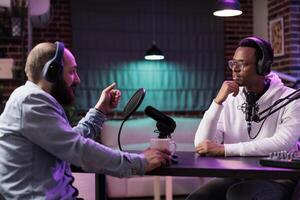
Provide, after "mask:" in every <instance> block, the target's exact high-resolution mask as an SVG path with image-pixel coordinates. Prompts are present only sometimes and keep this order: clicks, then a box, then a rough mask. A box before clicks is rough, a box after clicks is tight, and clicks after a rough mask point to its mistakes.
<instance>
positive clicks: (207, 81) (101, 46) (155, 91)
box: [71, 0, 224, 111]
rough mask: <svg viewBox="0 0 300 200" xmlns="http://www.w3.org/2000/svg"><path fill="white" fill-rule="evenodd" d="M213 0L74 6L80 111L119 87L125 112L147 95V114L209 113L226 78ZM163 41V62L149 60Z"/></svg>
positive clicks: (96, 0) (90, 0)
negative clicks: (140, 94) (140, 93)
mask: <svg viewBox="0 0 300 200" xmlns="http://www.w3.org/2000/svg"><path fill="white" fill-rule="evenodd" d="M214 2H215V1H211V0H201V1H198V0H187V1H181V0H153V1H149V0H128V1H122V0H111V1H103V0H85V1H72V2H71V3H72V29H73V30H72V31H73V44H72V46H73V49H72V50H73V52H74V54H75V56H76V58H77V63H78V72H79V75H80V78H81V84H80V87H79V88H78V92H77V95H78V97H77V102H76V105H77V107H78V108H79V109H81V110H87V109H88V108H90V107H93V106H94V105H95V103H96V102H97V100H98V99H99V95H100V94H101V91H102V89H104V88H105V87H106V86H108V85H109V84H111V83H112V82H116V83H117V85H118V89H120V90H121V92H122V100H121V102H120V104H119V106H118V108H117V111H122V110H123V108H124V107H125V105H126V103H127V101H128V100H129V99H130V97H131V96H132V95H133V94H134V92H135V91H136V90H137V89H139V88H145V89H146V96H145V99H144V101H143V103H142V105H141V106H140V109H139V110H143V109H144V108H145V107H146V106H148V105H151V106H153V107H155V108H158V109H159V110H162V111H196V110H199V111H203V110H206V109H207V108H208V106H209V104H210V102H211V100H212V99H213V97H214V96H215V95H216V92H217V90H218V88H219V87H220V85H221V83H222V81H223V76H224V69H223V61H224V58H223V57H224V52H223V23H222V21H221V19H219V18H216V17H214V16H213V15H212V12H213V8H214V6H215V4H214ZM153 40H155V42H156V44H157V46H158V47H159V48H160V49H161V50H162V51H163V53H164V55H165V57H166V59H165V60H163V61H145V60H144V59H143V57H144V53H145V52H146V50H147V49H148V48H150V47H151V44H152V41H153Z"/></svg>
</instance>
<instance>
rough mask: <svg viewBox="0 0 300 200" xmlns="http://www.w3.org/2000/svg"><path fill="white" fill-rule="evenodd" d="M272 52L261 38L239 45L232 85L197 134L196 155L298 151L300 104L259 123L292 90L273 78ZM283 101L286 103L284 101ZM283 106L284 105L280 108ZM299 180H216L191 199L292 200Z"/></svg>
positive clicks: (225, 88)
mask: <svg viewBox="0 0 300 200" xmlns="http://www.w3.org/2000/svg"><path fill="white" fill-rule="evenodd" d="M272 62H273V50H272V48H271V46H270V44H269V43H268V42H266V41H264V40H262V39H260V38H257V37H248V38H244V39H243V40H241V41H240V42H239V45H238V48H237V49H236V51H235V54H234V56H233V59H232V60H230V61H229V62H228V65H229V68H230V69H231V70H232V78H233V80H226V81H224V82H223V84H222V87H221V89H220V91H219V92H218V94H217V96H216V97H215V99H214V100H213V102H212V104H211V106H210V107H209V109H208V110H207V111H206V112H205V114H204V116H203V119H202V120H201V123H200V125H199V127H198V130H197V132H196V135H195V141H194V142H195V147H196V152H198V153H199V154H201V155H209V156H225V157H226V156H262V155H268V154H269V153H271V152H277V151H293V150H297V140H298V138H299V137H300V120H299V112H300V104H299V101H298V100H296V101H292V102H291V103H289V104H288V105H286V106H284V107H283V108H281V109H279V110H278V111H277V112H275V113H273V114H272V115H270V116H268V117H267V118H266V119H265V120H262V121H260V122H253V121H252V119H253V116H254V115H255V114H256V113H259V112H260V111H262V110H264V109H266V108H268V107H269V106H271V105H273V104H274V103H275V102H276V101H277V100H278V99H281V98H283V97H285V96H287V95H289V94H291V93H292V92H293V91H294V90H293V89H291V88H288V87H286V86H284V85H283V83H282V82H281V80H280V79H279V78H278V76H277V75H276V74H274V73H270V71H271V65H272ZM284 102H285V101H284ZM279 105H280V104H279ZM295 185H296V181H293V180H249V179H247V180H245V179H243V180H241V179H233V178H225V179H224V178H215V179H213V180H211V181H209V182H208V183H207V184H206V185H205V186H203V187H201V188H199V189H198V190H196V191H194V192H193V193H191V194H190V195H189V197H188V198H187V199H188V200H194V199H201V200H207V199H213V200H216V199H218V200H220V199H227V200H236V199H243V200H248V199H249V200H250V199H255V200H257V199H259V200H262V199H264V200H266V199H272V200H277V199H278V200H283V199H288V198H290V196H291V194H292V192H293V190H294V187H295Z"/></svg>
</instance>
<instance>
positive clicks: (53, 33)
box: [32, 0, 72, 48]
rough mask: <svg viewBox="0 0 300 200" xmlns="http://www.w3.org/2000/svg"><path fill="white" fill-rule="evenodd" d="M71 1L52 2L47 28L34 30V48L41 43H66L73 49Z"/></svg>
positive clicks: (57, 0)
mask: <svg viewBox="0 0 300 200" xmlns="http://www.w3.org/2000/svg"><path fill="white" fill-rule="evenodd" d="M70 4H71V3H70V0H52V1H51V18H50V23H49V24H48V26H47V27H46V28H34V29H33V34H32V38H33V46H35V45H36V44H38V43H40V42H45V41H47V42H55V41H58V40H59V41H61V42H64V43H65V45H66V47H68V48H72V47H71V45H72V27H71V13H70V12H71V5H70Z"/></svg>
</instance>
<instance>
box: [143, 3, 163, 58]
mask: <svg viewBox="0 0 300 200" xmlns="http://www.w3.org/2000/svg"><path fill="white" fill-rule="evenodd" d="M153 4H154V3H153V1H152V38H153V42H152V46H151V47H150V49H148V50H147V51H146V53H145V57H144V58H145V60H163V59H164V58H165V56H164V54H163V52H162V51H161V50H160V49H159V48H158V47H157V45H156V41H155V18H154V15H155V13H154V5H153Z"/></svg>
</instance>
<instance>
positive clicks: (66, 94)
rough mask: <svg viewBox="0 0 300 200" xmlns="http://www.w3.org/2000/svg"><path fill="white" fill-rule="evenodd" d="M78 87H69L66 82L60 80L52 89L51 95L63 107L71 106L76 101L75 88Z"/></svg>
mask: <svg viewBox="0 0 300 200" xmlns="http://www.w3.org/2000/svg"><path fill="white" fill-rule="evenodd" d="M75 86H76V85H74V84H73V85H71V86H70V87H68V86H67V84H66V82H65V81H64V80H63V79H62V78H61V79H59V80H58V81H57V82H56V83H54V85H53V86H52V89H51V93H50V94H51V95H52V96H53V97H54V98H55V99H56V100H57V101H58V103H60V105H62V106H63V107H65V106H71V105H73V103H74V101H75V90H74V89H73V88H75Z"/></svg>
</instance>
